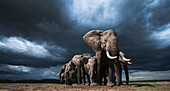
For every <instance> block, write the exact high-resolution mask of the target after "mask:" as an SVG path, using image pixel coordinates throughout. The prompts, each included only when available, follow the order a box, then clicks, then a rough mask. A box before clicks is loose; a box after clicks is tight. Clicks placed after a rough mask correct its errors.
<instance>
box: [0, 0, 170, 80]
mask: <svg viewBox="0 0 170 91" xmlns="http://www.w3.org/2000/svg"><path fill="white" fill-rule="evenodd" d="M82 2H83V3H82ZM169 13H170V1H168V0H148V1H143V0H138V1H136V0H129V1H128V0H126V1H125V0H119V1H105V0H98V1H92V0H81V1H80V0H69V1H65V0H49V1H47V0H39V1H37V0H22V1H21V0H15V1H10V0H1V1H0V55H1V56H0V64H2V65H11V67H12V66H19V65H20V66H21V68H22V66H23V67H30V69H37V70H34V71H31V70H30V72H29V76H31V74H33V73H36V72H38V69H39V68H42V69H46V68H49V67H51V66H53V67H54V66H57V65H60V64H64V63H66V62H68V61H69V60H71V58H72V57H73V56H74V55H75V54H82V53H85V52H88V53H91V54H92V55H94V54H95V53H94V52H93V51H92V50H91V48H90V47H89V46H88V45H87V44H86V43H85V42H84V41H83V39H82V37H83V35H84V34H85V33H87V32H88V31H90V30H92V29H101V30H107V29H114V30H115V31H116V32H117V34H118V36H119V39H120V40H119V42H120V49H121V51H123V52H125V54H126V55H127V57H129V58H132V60H133V64H132V65H129V69H130V70H151V71H155V70H169V69H170V66H169V64H170V62H169V61H168V59H170V58H169V56H168V55H169V53H168V51H169V50H170V47H169V46H170V43H169V42H170V41H168V39H169V38H170V37H168V36H169V35H170V32H169V29H170V25H169V24H170V16H169V15H168V14H169ZM11 38H15V39H16V40H17V41H19V43H20V42H21V43H23V46H20V45H19V43H14V42H11V41H10V39H11ZM3 40H5V41H3ZM26 42H28V43H31V44H32V45H33V48H29V47H30V46H27V44H26ZM17 45H18V46H19V47H24V48H27V50H24V51H23V50H22V49H19V48H17ZM37 46H40V49H39V48H37ZM2 48H3V49H2ZM35 49H36V51H35ZM37 50H38V53H36V52H37ZM29 51H31V52H29ZM34 52H35V53H34ZM43 53H44V54H43ZM8 67H9V66H6V68H4V69H7V68H8ZM54 69H55V68H52V72H54ZM58 69H59V68H57V70H58ZM46 70H48V69H46ZM46 70H44V71H41V72H45V73H44V77H45V76H46V77H47V76H48V77H50V76H51V75H53V76H54V73H50V72H49V71H48V72H46ZM1 72H2V73H6V72H5V71H4V70H3V71H2V70H1ZM21 73H22V72H21ZM11 74H12V73H11ZM18 74H19V73H18ZM48 74H51V75H48ZM13 77H14V78H15V75H14V76H13ZM22 77H23V78H24V77H25V78H27V77H28V76H26V75H24V76H21V78H22ZM28 78H29V77H28ZM32 78H36V77H35V76H34V77H32ZM42 78H43V76H42Z"/></svg>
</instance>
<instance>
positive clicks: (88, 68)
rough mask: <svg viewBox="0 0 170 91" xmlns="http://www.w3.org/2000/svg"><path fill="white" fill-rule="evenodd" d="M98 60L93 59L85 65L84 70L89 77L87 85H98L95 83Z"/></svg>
mask: <svg viewBox="0 0 170 91" xmlns="http://www.w3.org/2000/svg"><path fill="white" fill-rule="evenodd" d="M96 62H97V58H96V57H95V56H94V57H91V58H90V59H89V60H88V63H87V64H84V70H85V75H86V76H87V85H90V84H91V85H92V86H94V85H96V83H95V75H96V71H97V69H96V68H97V63H96Z"/></svg>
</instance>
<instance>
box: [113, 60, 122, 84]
mask: <svg viewBox="0 0 170 91" xmlns="http://www.w3.org/2000/svg"><path fill="white" fill-rule="evenodd" d="M114 69H115V71H116V79H117V86H120V85H121V83H122V68H121V65H120V62H119V60H118V59H115V60H114Z"/></svg>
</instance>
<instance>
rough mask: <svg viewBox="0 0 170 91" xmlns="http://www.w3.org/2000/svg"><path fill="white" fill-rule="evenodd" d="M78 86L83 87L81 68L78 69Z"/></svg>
mask: <svg viewBox="0 0 170 91" xmlns="http://www.w3.org/2000/svg"><path fill="white" fill-rule="evenodd" d="M77 84H78V85H81V68H80V67H77Z"/></svg>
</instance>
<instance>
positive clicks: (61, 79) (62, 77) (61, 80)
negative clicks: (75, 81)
mask: <svg viewBox="0 0 170 91" xmlns="http://www.w3.org/2000/svg"><path fill="white" fill-rule="evenodd" d="M63 79H64V75H62V76H61V78H60V83H61V84H62V85H63Z"/></svg>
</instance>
